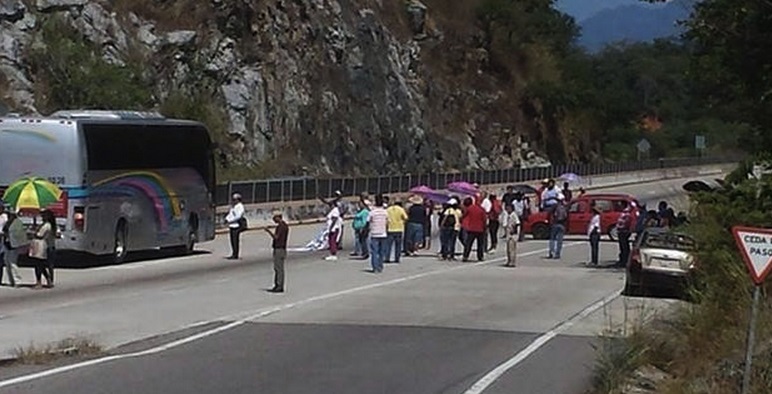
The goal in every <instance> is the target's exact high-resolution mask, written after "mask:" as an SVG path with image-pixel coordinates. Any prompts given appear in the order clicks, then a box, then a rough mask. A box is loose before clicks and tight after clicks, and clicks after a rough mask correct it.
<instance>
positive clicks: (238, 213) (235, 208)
mask: <svg viewBox="0 0 772 394" xmlns="http://www.w3.org/2000/svg"><path fill="white" fill-rule="evenodd" d="M244 213H245V210H244V204H242V202H241V194H239V193H235V194H233V203H232V205H231V209H230V211H228V215H227V216H225V223H227V224H228V229H229V230H230V239H231V255H230V256H228V260H236V259H238V258H239V245H240V243H241V239H240V237H241V232H242V231H244V230H246V229H247V220H246V218H245V217H244Z"/></svg>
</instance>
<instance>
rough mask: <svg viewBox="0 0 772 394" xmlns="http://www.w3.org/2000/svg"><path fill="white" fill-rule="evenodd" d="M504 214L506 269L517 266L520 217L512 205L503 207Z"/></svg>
mask: <svg viewBox="0 0 772 394" xmlns="http://www.w3.org/2000/svg"><path fill="white" fill-rule="evenodd" d="M504 212H506V214H507V227H506V235H507V264H506V266H507V267H516V266H517V240H518V233H519V232H521V231H522V230H521V228H522V227H521V226H520V217H519V216H518V214H517V212H516V211H515V206H514V204H509V205H507V206H505V207H504Z"/></svg>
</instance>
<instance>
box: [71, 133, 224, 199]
mask: <svg viewBox="0 0 772 394" xmlns="http://www.w3.org/2000/svg"><path fill="white" fill-rule="evenodd" d="M82 129H83V134H84V137H85V140H86V151H87V166H88V169H89V171H106V170H124V169H166V168H182V167H187V168H192V169H194V170H196V171H197V172H198V173H199V175H201V178H203V179H204V181H205V182H206V184H207V187H208V188H209V190H210V191H212V192H213V191H214V188H215V176H214V171H213V166H212V160H213V158H212V145H211V140H210V138H209V134H208V132H207V130H206V128H205V127H204V126H202V125H200V124H197V123H191V124H189V125H187V124H177V123H170V124H164V123H138V124H115V123H112V124H110V123H86V124H83V125H82Z"/></svg>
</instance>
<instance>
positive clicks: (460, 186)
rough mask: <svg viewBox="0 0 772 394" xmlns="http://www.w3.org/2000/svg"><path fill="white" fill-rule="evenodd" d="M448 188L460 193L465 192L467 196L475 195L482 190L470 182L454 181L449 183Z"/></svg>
mask: <svg viewBox="0 0 772 394" xmlns="http://www.w3.org/2000/svg"><path fill="white" fill-rule="evenodd" d="M448 190H449V191H451V192H454V193H458V194H464V195H467V196H474V195H477V193H479V192H480V189H478V188H477V187H475V185H473V184H471V183H469V182H452V183H448Z"/></svg>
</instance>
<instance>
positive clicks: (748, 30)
mask: <svg viewBox="0 0 772 394" xmlns="http://www.w3.org/2000/svg"><path fill="white" fill-rule="evenodd" d="M686 27H687V32H686V35H685V38H686V39H687V40H689V42H690V43H691V44H692V45H693V47H694V50H695V55H694V59H693V66H692V76H693V77H694V78H695V79H696V80H698V81H699V82H700V83H699V85H698V86H700V87H701V89H700V90H701V92H700V93H701V94H702V95H703V96H704V97H706V98H707V100H708V103H709V105H710V106H711V107H712V108H714V109H715V110H716V111H717V113H719V114H721V115H723V116H726V117H729V118H733V119H735V120H738V121H748V122H751V123H752V124H753V125H754V126H755V132H754V133H752V134H751V135H750V136H748V137H749V138H748V141H747V142H748V143H747V144H746V145H747V146H748V148H750V149H751V150H765V149H769V148H768V147H769V146H770V143H772V133H770V129H769V128H770V124H772V1H770V0H703V1H702V2H700V3H698V4H697V5H696V6H695V10H694V13H693V14H692V18H691V19H690V20H688V21H687V22H686Z"/></svg>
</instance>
